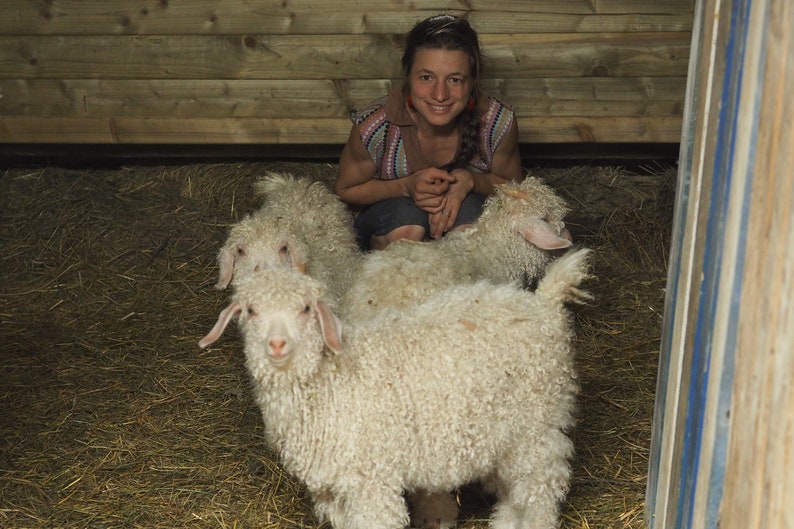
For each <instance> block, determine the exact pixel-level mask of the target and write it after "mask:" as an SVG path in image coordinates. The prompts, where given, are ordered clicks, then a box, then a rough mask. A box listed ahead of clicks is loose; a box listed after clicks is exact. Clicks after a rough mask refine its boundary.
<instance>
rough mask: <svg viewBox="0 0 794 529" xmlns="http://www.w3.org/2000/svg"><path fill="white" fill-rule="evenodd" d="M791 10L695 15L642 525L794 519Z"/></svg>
mask: <svg viewBox="0 0 794 529" xmlns="http://www.w3.org/2000/svg"><path fill="white" fill-rule="evenodd" d="M793 31H794V8H792V3H791V2H775V1H773V0H744V1H739V0H736V1H720V0H714V1H711V0H706V1H705V2H701V3H699V5H698V7H697V9H696V29H695V31H694V32H693V51H692V56H693V63H694V64H695V66H694V67H693V68H692V69H691V70H690V79H689V84H688V90H687V107H686V108H685V125H684V134H683V139H684V141H683V143H682V153H681V167H680V172H679V182H678V193H679V196H678V200H677V203H676V224H675V225H674V233H673V239H674V243H673V248H672V251H671V262H670V271H669V277H668V279H669V281H668V291H667V303H666V308H665V326H664V337H663V342H662V351H661V353H662V354H661V362H660V370H659V387H658V391H657V402H656V411H655V417H654V432H653V440H652V447H651V462H650V469H649V482H648V495H647V501H646V521H647V523H648V525H649V526H650V527H652V528H654V529H656V528H659V529H670V528H675V529H678V528H681V529H683V528H687V529H689V528H717V527H719V528H720V529H726V528H731V529H733V528H735V529H740V528H741V529H756V528H758V529H760V528H776V529H777V528H781V529H782V528H788V527H794V515H792V513H791V511H790V508H789V509H788V510H787V507H788V506H790V505H791V504H792V501H794V478H793V477H792V473H794V391H793V390H792V389H790V384H791V382H792V379H794V264H793V263H794V209H792V206H794V133H793V131H794V98H793V97H792V95H791V94H793V93H794V37H793V36H792V32H793Z"/></svg>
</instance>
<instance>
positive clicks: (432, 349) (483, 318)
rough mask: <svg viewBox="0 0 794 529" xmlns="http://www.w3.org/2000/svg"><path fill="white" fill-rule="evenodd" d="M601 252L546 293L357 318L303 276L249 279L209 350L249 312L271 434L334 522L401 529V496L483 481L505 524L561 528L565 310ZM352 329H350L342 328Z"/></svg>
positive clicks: (561, 275)
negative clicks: (335, 308)
mask: <svg viewBox="0 0 794 529" xmlns="http://www.w3.org/2000/svg"><path fill="white" fill-rule="evenodd" d="M588 253H589V250H586V249H581V250H577V251H571V252H569V253H567V254H566V255H564V256H562V257H560V258H558V259H557V260H556V261H554V262H553V263H552V264H551V265H550V266H549V268H548V270H547V273H546V274H545V276H544V277H543V278H542V279H541V280H540V282H539V284H538V287H537V289H536V290H535V292H527V291H526V290H523V289H521V288H519V287H518V286H517V285H511V284H504V285H493V284H489V283H485V282H480V283H474V284H469V285H460V286H455V287H452V288H450V289H448V290H446V291H443V292H441V293H439V294H438V295H434V296H432V297H431V298H430V299H428V300H427V301H425V302H423V303H421V304H419V305H417V306H415V307H412V308H411V310H410V311H405V312H398V311H390V310H387V311H383V312H381V313H380V314H379V315H378V316H376V317H375V318H373V319H371V320H369V321H367V322H363V323H355V322H351V323H350V324H349V325H347V326H346V325H345V324H344V323H343V322H342V321H340V320H339V319H338V318H337V317H336V316H335V315H334V314H333V313H332V312H331V311H330V310H329V308H328V305H327V304H326V303H325V302H324V301H323V290H324V286H323V285H322V284H321V283H320V282H318V281H316V280H314V279H313V278H311V277H309V276H306V275H303V274H300V273H298V272H297V271H295V270H289V269H282V270H264V271H262V272H261V273H257V274H251V275H249V276H248V277H246V278H243V280H241V281H240V283H239V284H238V285H237V288H236V290H235V293H234V295H233V298H232V302H231V304H230V305H229V306H228V307H227V308H226V309H224V310H223V311H222V312H221V314H220V317H219V318H218V322H217V323H216V325H215V327H214V328H213V329H212V330H211V331H210V332H209V333H208V334H207V335H206V336H205V337H204V338H203V339H202V340H201V341H200V342H199V345H200V346H201V347H207V346H208V345H210V344H212V343H213V342H215V341H216V340H217V339H218V338H219V337H220V336H221V334H222V333H223V331H224V329H225V328H226V326H227V325H228V323H229V322H230V321H232V320H233V319H234V318H235V317H238V319H239V326H240V328H241V331H242V334H243V337H244V344H245V355H246V365H247V367H248V369H249V371H250V374H251V377H252V380H253V387H254V392H255V398H256V402H257V404H258V405H259V407H260V408H261V410H262V415H263V419H264V424H265V431H266V435H267V438H268V440H269V442H270V443H271V445H272V446H273V447H275V448H276V449H277V450H278V452H279V454H280V456H281V460H282V463H283V465H284V467H285V468H286V470H288V471H289V472H291V473H292V474H294V475H295V476H297V477H298V478H299V479H301V480H302V481H303V482H304V483H305V484H306V486H307V488H308V490H309V491H310V492H311V495H312V498H313V500H314V502H315V511H316V513H317V515H318V517H319V518H320V519H321V520H329V521H330V522H331V524H332V525H333V527H335V528H336V529H372V528H375V527H377V528H381V529H400V528H403V527H405V525H406V524H407V523H408V511H407V508H406V505H405V501H404V499H403V493H404V492H405V491H408V492H413V491H416V490H419V489H421V490H424V491H427V492H429V493H433V492H436V491H442V492H443V491H448V490H452V489H454V488H455V487H458V486H461V485H463V484H466V483H468V482H471V481H473V480H482V482H483V483H485V484H486V486H487V487H488V489H489V490H492V491H493V492H494V493H495V495H496V497H497V503H496V505H495V512H494V514H493V517H492V522H491V525H492V527H494V528H495V529H508V528H510V529H516V528H522V529H554V528H556V527H557V524H558V518H559V503H560V502H561V501H562V500H563V499H564V497H565V494H566V492H567V490H568V483H569V476H570V466H569V463H568V459H569V458H570V457H571V455H572V452H573V445H572V443H571V441H570V439H569V437H568V435H567V433H568V431H569V430H570V429H571V428H572V426H573V422H574V420H573V408H574V402H575V396H576V392H577V384H576V380H575V379H576V375H575V372H574V359H573V352H572V348H571V340H572V328H571V319H572V318H571V315H570V313H569V311H568V310H567V309H566V307H565V302H566V301H577V300H579V299H581V298H583V297H587V295H586V294H585V293H583V292H581V291H580V290H579V289H578V288H577V286H578V285H579V284H580V282H581V281H583V280H584V279H585V278H586V277H587V255H588ZM343 329H344V331H345V334H344V335H343V334H342V331H343Z"/></svg>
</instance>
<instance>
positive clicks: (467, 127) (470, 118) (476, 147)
mask: <svg viewBox="0 0 794 529" xmlns="http://www.w3.org/2000/svg"><path fill="white" fill-rule="evenodd" d="M477 154H480V114H479V112H478V111H477V108H476V107H475V108H474V109H472V110H466V111H465V112H464V113H463V114H461V116H460V140H459V142H458V152H457V153H456V154H455V159H454V160H452V161H451V162H450V163H449V164H447V165H446V166H445V167H444V169H446V170H447V171H451V170H452V169H465V168H466V167H468V165H469V163H470V162H471V161H472V159H473V158H474V157H475V156H476V155H477Z"/></svg>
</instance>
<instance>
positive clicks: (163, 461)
mask: <svg viewBox="0 0 794 529" xmlns="http://www.w3.org/2000/svg"><path fill="white" fill-rule="evenodd" d="M265 170H276V171H286V172H291V173H294V174H297V175H304V176H308V177H311V178H315V179H318V180H322V181H325V182H330V181H332V180H333V178H334V175H335V170H336V168H335V166H334V165H332V164H325V163H285V162H284V163H234V164H229V163H213V164H185V165H173V166H171V165H149V166H147V165H139V166H123V167H100V168H96V167H95V168H77V169H76V168H71V169H69V168H58V167H32V168H31V167H20V168H11V169H7V170H5V172H4V173H3V174H2V178H1V179H0V205H1V206H0V215H2V219H0V220H1V222H0V226H2V233H1V235H0V237H1V240H2V252H0V259H2V261H0V268H1V269H2V274H3V280H2V283H1V285H2V286H0V333H1V334H0V355H2V357H1V358H2V369H3V375H2V383H1V384H2V385H1V386H0V525H1V526H3V527H8V528H39V527H41V528H44V527H84V528H89V529H110V528H122V527H123V528H146V529H161V528H162V529H165V528H168V529H172V528H174V527H180V528H203V527H213V528H248V527H259V528H265V529H269V528H274V529H275V528H279V529H284V528H292V527H295V528H298V527H307V528H311V527H316V522H315V519H314V517H313V515H312V513H311V507H310V503H309V501H308V499H307V497H306V494H305V491H304V489H303V488H302V486H301V485H300V484H299V483H296V482H295V481H294V480H293V479H292V478H291V477H290V476H289V475H286V474H285V473H284V472H283V471H282V469H281V468H280V467H279V465H278V462H277V458H276V457H275V455H274V454H273V453H272V452H270V451H269V450H268V449H267V447H266V446H265V444H264V441H263V437H262V424H261V418H260V416H259V413H258V411H257V410H256V408H255V407H254V405H253V403H252V401H251V394H250V391H249V386H248V378H247V375H246V372H245V368H244V365H243V359H242V353H241V345H240V341H239V339H238V338H237V336H236V335H235V334H234V332H231V333H227V336H226V337H225V338H224V340H222V341H221V342H220V343H218V344H217V346H216V347H214V348H212V349H210V350H208V351H202V350H200V349H199V348H198V347H197V345H196V342H197V340H198V339H199V338H200V337H201V336H202V335H203V334H204V333H205V332H206V331H208V330H209V328H210V327H211V326H212V324H213V323H214V320H215V318H216V316H217V313H218V311H219V309H220V308H222V307H223V306H224V305H225V303H226V296H227V294H226V293H223V292H218V291H216V290H214V289H213V288H212V287H213V285H214V283H215V281H216V277H215V276H216V274H217V270H216V265H215V255H216V253H217V250H218V248H219V247H220V244H221V243H222V241H223V240H224V238H225V235H226V229H227V227H228V226H229V224H230V223H232V222H235V221H236V220H238V219H239V218H240V217H241V216H242V215H244V214H245V213H246V212H248V211H251V210H252V209H254V208H255V207H257V206H258V204H257V203H256V201H255V199H254V197H253V196H252V194H251V184H252V182H253V180H254V179H255V178H256V177H257V176H258V175H260V174H262V173H263V172H264V171H265ZM531 172H532V173H533V174H535V175H537V176H540V177H542V178H544V179H545V180H546V181H547V182H548V183H549V184H551V185H552V186H553V187H555V188H556V189H558V190H559V192H560V193H561V194H562V195H563V196H564V197H565V198H566V199H567V200H568V201H569V203H570V204H571V205H572V206H573V208H574V211H573V212H572V214H571V216H570V223H569V224H570V228H571V231H572V232H573V234H574V235H575V237H576V239H577V242H578V243H581V244H583V245H585V246H588V247H591V248H594V249H595V250H596V254H595V255H596V261H595V265H594V272H595V275H596V276H597V278H596V279H595V280H593V281H591V282H590V284H588V285H586V287H587V288H588V290H590V291H591V292H592V293H593V294H594V295H595V301H594V302H592V303H590V304H589V305H587V306H584V307H576V308H575V309H574V310H575V315H576V326H577V339H576V347H577V350H578V363H579V372H580V380H581V385H582V393H581V396H580V401H579V402H580V407H579V417H580V418H579V423H578V425H577V428H576V430H575V431H574V433H573V435H574V439H575V443H576V448H577V456H576V460H575V461H574V469H575V474H574V478H573V481H572V488H571V492H570V494H569V497H568V501H567V503H566V505H565V507H564V513H563V527H564V528H570V529H573V528H577V529H586V528H590V527H594V528H595V527H598V528H604V527H610V528H612V527H619V528H631V529H635V528H640V527H642V518H643V514H642V506H643V502H644V491H645V479H646V470H647V462H648V447H649V444H650V429H651V414H652V408H653V398H654V386H655V380H656V369H657V359H658V349H659V336H660V332H661V331H660V329H661V317H662V306H663V295H664V284H665V265H666V261H667V248H668V246H669V239H668V236H669V231H670V218H671V214H672V211H671V210H672V187H673V177H674V173H673V172H672V171H671V170H670V169H665V168H663V167H653V168H646V169H645V170H643V169H638V170H635V171H627V170H626V169H624V168H620V167H591V166H576V167H567V168H533V169H532V170H531ZM362 457H366V456H365V455H362ZM459 498H460V500H461V503H462V516H463V520H462V522H461V524H460V527H463V528H468V529H474V528H482V527H486V519H487V515H488V505H489V498H486V497H483V496H482V494H481V493H480V492H479V489H478V488H477V487H476V486H470V487H465V488H464V489H462V490H460V491H459Z"/></svg>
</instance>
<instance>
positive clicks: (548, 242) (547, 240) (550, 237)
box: [516, 219, 573, 250]
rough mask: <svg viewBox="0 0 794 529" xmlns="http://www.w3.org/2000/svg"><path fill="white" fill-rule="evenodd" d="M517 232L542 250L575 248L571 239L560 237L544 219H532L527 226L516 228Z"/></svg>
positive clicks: (522, 225)
mask: <svg viewBox="0 0 794 529" xmlns="http://www.w3.org/2000/svg"><path fill="white" fill-rule="evenodd" d="M516 230H517V231H518V233H519V234H520V235H521V236H522V237H523V238H524V239H525V240H526V241H527V242H530V243H532V244H534V245H535V246H537V247H538V248H540V249H541V250H560V249H563V248H570V247H571V246H573V243H572V242H571V241H570V240H569V239H566V238H565V237H561V236H560V235H558V234H557V232H556V231H554V228H552V227H551V226H550V225H549V223H548V222H546V221H544V220H542V219H532V220H531V221H530V222H527V223H526V224H521V225H518V226H516Z"/></svg>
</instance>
